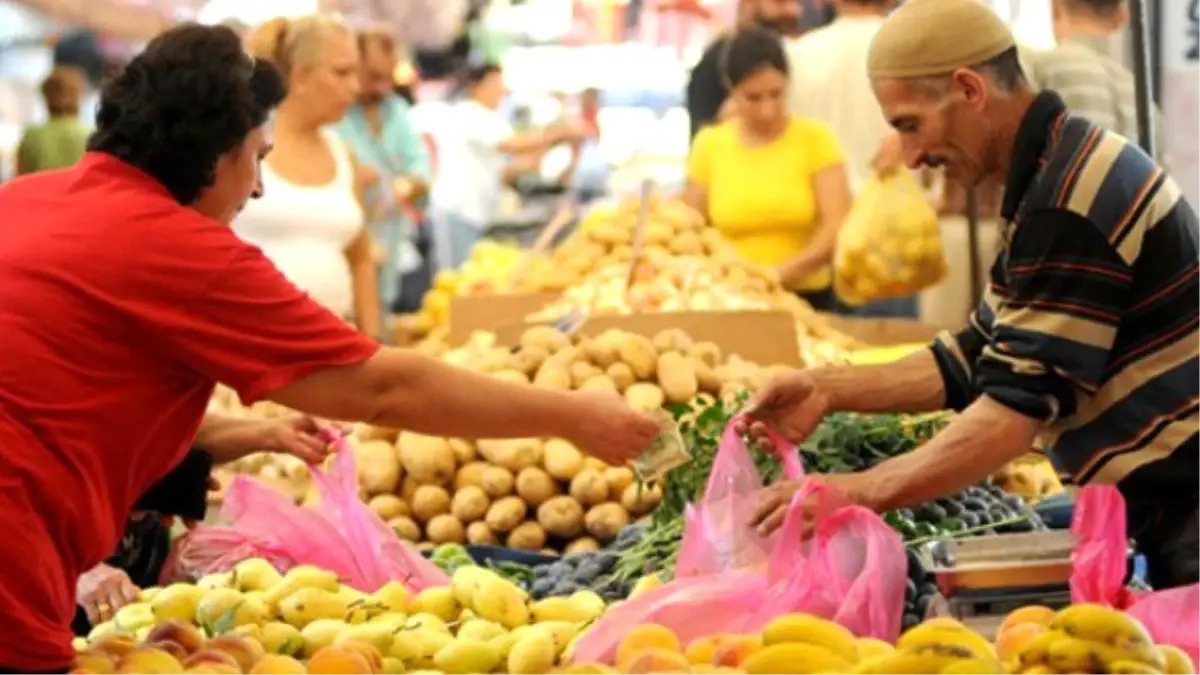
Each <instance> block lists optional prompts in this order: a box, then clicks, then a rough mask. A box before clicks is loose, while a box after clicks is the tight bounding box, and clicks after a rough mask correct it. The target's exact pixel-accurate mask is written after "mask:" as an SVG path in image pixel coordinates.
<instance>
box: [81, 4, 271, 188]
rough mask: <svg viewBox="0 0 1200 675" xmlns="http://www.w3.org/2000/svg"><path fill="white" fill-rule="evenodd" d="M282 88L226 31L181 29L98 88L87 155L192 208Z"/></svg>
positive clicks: (161, 38) (155, 42) (160, 39)
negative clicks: (134, 171)
mask: <svg viewBox="0 0 1200 675" xmlns="http://www.w3.org/2000/svg"><path fill="white" fill-rule="evenodd" d="M286 88H287V87H286V85H285V83H284V80H283V77H282V76H281V75H280V73H279V71H278V70H277V69H276V68H275V66H273V65H271V64H270V63H267V62H265V61H261V60H258V61H256V60H254V59H252V58H251V57H250V56H248V55H247V54H246V51H245V49H244V48H243V46H242V41H241V38H239V37H238V35H237V33H235V32H234V31H233V30H232V29H230V28H227V27H225V26H202V25H200V24H194V23H189V24H183V25H180V26H177V27H175V28H172V29H171V30H169V31H167V32H165V33H163V34H161V35H159V36H158V37H156V38H154V40H152V41H151V42H150V44H149V45H147V46H146V49H145V50H144V51H142V53H140V54H138V55H137V56H135V57H134V58H133V60H131V61H130V62H129V64H128V65H127V66H125V68H124V69H123V70H122V71H121V72H120V73H118V74H117V75H116V76H115V77H114V78H113V79H112V80H110V81H109V82H108V83H107V84H105V86H104V88H103V89H102V90H101V92H100V109H99V112H97V113H96V132H95V133H94V134H93V135H92V137H91V139H90V140H89V141H88V149H89V150H94V151H98V152H104V153H108V154H110V155H113V156H115V157H117V158H119V159H121V160H122V161H124V162H127V163H129V164H132V165H133V166H136V167H137V168H139V169H141V170H142V171H145V172H146V173H148V174H150V175H151V176H153V177H154V178H156V179H157V180H158V181H159V182H160V183H162V184H163V185H164V186H165V187H166V188H167V190H169V191H170V192H171V194H172V195H174V197H175V199H177V200H179V203H180V204H184V205H187V204H191V203H192V202H194V201H195V200H196V198H197V197H199V196H200V193H201V192H202V191H203V190H204V189H205V188H207V187H209V186H211V185H212V184H213V182H214V180H215V179H216V168H217V160H219V159H220V158H221V156H222V155H224V154H225V153H227V152H229V151H230V150H232V149H234V148H236V147H237V146H238V145H239V144H241V143H242V142H243V141H244V140H245V139H246V136H247V135H248V134H249V133H250V132H251V131H253V130H254V129H255V128H257V127H259V126H261V125H262V124H263V123H264V122H266V121H267V118H268V117H269V116H270V114H271V111H272V110H273V109H274V108H275V106H277V105H279V102H280V101H282V100H283V97H284V95H285V93H286Z"/></svg>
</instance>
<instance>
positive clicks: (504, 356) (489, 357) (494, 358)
mask: <svg viewBox="0 0 1200 675" xmlns="http://www.w3.org/2000/svg"><path fill="white" fill-rule="evenodd" d="M471 365H472V366H474V367H475V368H476V369H478V370H479V371H480V372H484V373H498V372H500V371H502V370H513V366H514V363H513V355H512V352H510V351H508V350H507V349H505V348H504V347H492V348H491V349H489V350H487V351H486V352H484V353H483V354H482V355H481V356H479V357H478V358H476V359H475V360H474V361H473V362H472V363H471Z"/></svg>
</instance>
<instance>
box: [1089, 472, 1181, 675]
mask: <svg viewBox="0 0 1200 675" xmlns="http://www.w3.org/2000/svg"><path fill="white" fill-rule="evenodd" d="M1071 531H1072V532H1074V533H1075V536H1076V537H1077V538H1078V540H1077V543H1076V545H1075V553H1074V555H1073V556H1072V563H1073V569H1072V571H1071V602H1073V603H1080V602H1096V603H1100V604H1103V605H1110V606H1112V607H1116V608H1118V609H1124V610H1125V611H1126V612H1127V613H1128V614H1129V615H1130V616H1132V617H1134V618H1136V619H1138V620H1139V621H1141V622H1142V624H1143V625H1144V626H1146V629H1147V630H1149V631H1150V635H1151V636H1152V637H1153V638H1154V641H1155V642H1156V643H1158V644H1169V645H1174V646H1176V647H1179V648H1180V649H1182V650H1183V651H1185V652H1187V653H1188V655H1189V656H1191V658H1192V662H1193V663H1196V662H1198V661H1200V584H1192V585H1190V586H1183V587H1181V588H1171V589H1167V590H1163V591H1155V592H1152V593H1142V594H1135V593H1132V592H1130V591H1129V589H1128V588H1126V587H1125V574H1126V566H1127V562H1126V558H1127V555H1128V546H1129V545H1128V539H1127V534H1126V532H1127V529H1126V523H1125V498H1124V497H1122V496H1121V493H1120V491H1118V490H1117V488H1116V487H1114V486H1112V485H1089V486H1087V487H1085V488H1083V489H1082V490H1080V491H1079V494H1078V495H1077V496H1076V497H1075V515H1074V516H1073V517H1072V519H1071Z"/></svg>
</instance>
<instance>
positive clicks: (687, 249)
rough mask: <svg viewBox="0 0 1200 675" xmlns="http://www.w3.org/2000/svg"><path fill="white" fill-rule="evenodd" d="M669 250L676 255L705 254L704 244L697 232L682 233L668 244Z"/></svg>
mask: <svg viewBox="0 0 1200 675" xmlns="http://www.w3.org/2000/svg"><path fill="white" fill-rule="evenodd" d="M667 248H668V249H669V250H670V251H671V253H674V254H675V255H688V256H692V255H695V256H698V255H703V254H704V243H703V242H701V241H700V236H699V235H697V234H696V233H695V232H680V233H679V234H676V235H675V236H674V237H672V238H671V240H670V241H669V242H667Z"/></svg>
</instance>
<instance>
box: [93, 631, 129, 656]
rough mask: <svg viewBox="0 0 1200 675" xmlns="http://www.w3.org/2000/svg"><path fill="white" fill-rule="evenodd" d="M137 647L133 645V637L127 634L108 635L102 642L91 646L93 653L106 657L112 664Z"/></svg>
mask: <svg viewBox="0 0 1200 675" xmlns="http://www.w3.org/2000/svg"><path fill="white" fill-rule="evenodd" d="M135 647H137V645H135V644H134V643H133V636H132V635H129V634H124V633H123V634H121V635H110V636H109V637H106V638H104V639H103V640H101V641H99V642H97V643H95V644H93V645H92V651H93V652H100V653H102V654H106V655H108V656H109V657H110V658H112V660H113V661H114V662H116V661H120V660H121V658H122V657H124V656H125V655H126V654H128V653H129V652H131V651H133V649H134V648H135Z"/></svg>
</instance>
